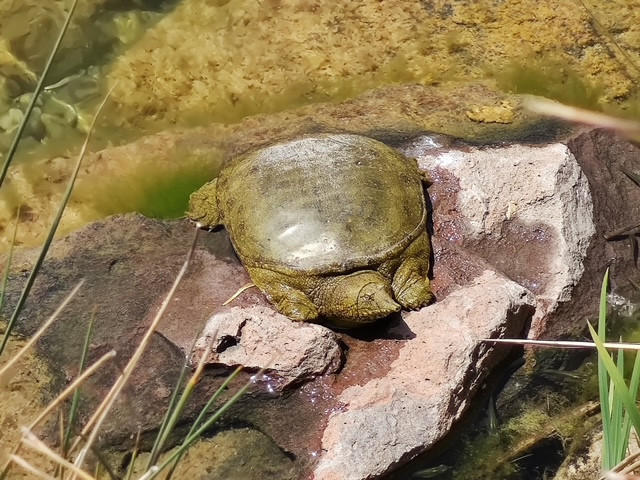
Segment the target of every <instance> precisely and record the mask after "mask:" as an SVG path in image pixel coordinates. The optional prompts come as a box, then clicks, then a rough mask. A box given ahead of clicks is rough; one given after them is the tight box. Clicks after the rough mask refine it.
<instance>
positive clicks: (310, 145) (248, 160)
mask: <svg viewBox="0 0 640 480" xmlns="http://www.w3.org/2000/svg"><path fill="white" fill-rule="evenodd" d="M217 189H218V191H217V198H218V207H219V210H220V212H221V215H222V223H223V224H224V226H225V227H226V229H227V230H228V231H229V234H230V236H231V240H232V242H233V245H234V247H235V249H236V251H237V252H238V254H239V256H240V257H241V259H242V260H243V262H244V263H245V264H246V265H248V266H259V267H263V268H269V269H272V270H275V271H280V272H283V273H292V272H293V273H295V272H305V273H307V274H324V273H331V272H344V271H348V270H355V269H358V268H362V267H367V266H372V265H377V264H380V263H382V262H383V261H385V260H390V259H393V258H396V257H397V256H398V255H399V254H400V253H401V252H402V251H403V250H404V249H405V248H406V247H407V246H408V245H409V243H411V242H412V241H413V240H414V239H415V238H416V237H417V236H418V235H419V234H420V233H421V232H423V231H424V229H425V223H426V206H425V199H424V191H423V186H422V176H421V174H420V172H419V171H418V168H417V164H416V161H415V160H413V159H408V158H406V157H404V156H402V155H401V154H399V153H398V152H397V151H395V150H394V149H392V148H390V147H388V146H386V145H385V144H383V143H380V142H378V141H376V140H372V139H370V138H366V137H362V136H358V135H333V134H331V135H315V136H310V137H303V138H299V139H296V140H292V141H288V142H285V143H279V144H276V145H273V146H270V147H266V148H262V149H259V150H256V151H254V152H251V153H249V154H246V155H244V156H241V157H239V158H238V159H236V160H235V161H233V162H232V163H231V164H230V165H229V166H228V167H226V168H225V169H224V170H223V171H222V172H221V174H220V177H219V178H218V184H217Z"/></svg>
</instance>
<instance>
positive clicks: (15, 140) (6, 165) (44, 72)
mask: <svg viewBox="0 0 640 480" xmlns="http://www.w3.org/2000/svg"><path fill="white" fill-rule="evenodd" d="M77 4H78V0H74V1H73V3H72V4H71V8H70V9H69V13H67V17H66V18H65V20H64V24H63V25H62V29H61V30H60V33H59V35H58V38H57V40H56V43H55V44H54V45H53V50H51V53H50V54H49V58H48V59H47V63H46V64H45V66H44V69H43V70H42V75H40V79H39V80H38V84H37V85H36V89H35V90H34V92H33V94H32V96H31V101H30V102H29V105H28V106H27V109H26V111H25V112H24V117H23V119H22V122H20V125H19V126H18V131H17V132H16V134H15V136H14V137H13V142H11V146H10V147H9V151H8V152H7V157H6V158H5V160H4V164H3V165H2V169H1V170H0V187H2V184H3V183H4V179H5V177H6V176H7V172H8V171H9V165H11V162H12V161H13V157H14V156H15V154H16V150H17V149H18V144H19V143H20V139H21V138H22V135H23V134H24V129H25V128H26V127H27V123H28V121H29V116H30V115H31V112H32V111H33V107H34V106H35V104H36V100H37V99H38V96H39V95H40V92H41V91H42V89H43V87H44V81H45V79H46V77H47V73H49V70H50V69H51V64H52V63H53V58H54V57H55V56H56V53H58V50H59V49H60V44H61V43H62V38H63V37H64V34H65V33H66V32H67V29H68V28H69V23H70V22H71V17H72V16H73V12H74V11H75V9H76V5H77ZM1 352H2V349H0V353H1Z"/></svg>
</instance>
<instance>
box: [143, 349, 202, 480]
mask: <svg viewBox="0 0 640 480" xmlns="http://www.w3.org/2000/svg"><path fill="white" fill-rule="evenodd" d="M196 341H197V337H196V340H195V341H194V346H195V342H196ZM213 341H214V339H212V340H211V342H209V344H208V345H207V348H206V349H205V351H204V353H203V355H202V356H201V357H200V361H199V362H198V366H197V367H196V369H195V371H194V372H193V375H191V378H190V379H189V381H188V382H187V384H186V385H185V388H184V391H183V392H182V395H181V396H180V400H179V401H177V402H173V405H171V407H170V408H169V409H167V415H165V419H166V422H163V424H162V428H161V429H160V432H159V433H158V436H157V437H156V442H155V444H154V446H153V447H154V448H153V450H152V452H151V455H150V456H149V463H148V465H147V469H148V468H150V467H151V466H152V465H154V464H155V463H156V462H157V461H158V457H159V456H160V452H162V450H163V449H164V446H165V444H166V442H167V439H168V438H169V435H170V434H171V432H172V431H173V429H174V428H175V426H176V424H177V423H178V420H179V419H180V416H181V415H182V412H183V411H184V409H185V407H186V406H187V402H188V401H189V398H191V394H192V393H193V390H194V389H195V388H196V385H197V384H198V382H199V381H200V377H201V376H202V370H203V369H204V364H205V362H206V360H207V359H208V358H209V354H210V353H211V348H212V345H213ZM191 351H193V347H192V348H191ZM183 371H186V369H183ZM181 378H182V375H181ZM177 391H178V388H176V390H175V392H177ZM176 398H177V396H176ZM172 400H173V399H172Z"/></svg>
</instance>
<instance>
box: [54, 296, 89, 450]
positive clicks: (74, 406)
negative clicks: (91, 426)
mask: <svg viewBox="0 0 640 480" xmlns="http://www.w3.org/2000/svg"><path fill="white" fill-rule="evenodd" d="M96 308H97V307H96ZM96 308H94V309H93V311H92V312H91V317H90V318H89V325H88V326H87V334H86V336H85V338H84V345H83V346H82V354H81V356H80V365H78V373H79V374H80V373H82V371H83V370H84V367H85V365H86V362H87V354H88V353H89V344H90V342H91V337H92V336H93V322H94V321H95V318H96ZM79 403H80V390H79V389H78V390H76V391H75V392H73V398H72V399H71V407H70V408H69V421H68V423H67V431H66V432H65V435H64V440H63V442H62V456H63V457H66V456H67V452H68V451H69V444H70V441H71V433H72V431H73V425H74V424H75V421H76V417H77V415H78V405H79Z"/></svg>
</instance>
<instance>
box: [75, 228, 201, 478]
mask: <svg viewBox="0 0 640 480" xmlns="http://www.w3.org/2000/svg"><path fill="white" fill-rule="evenodd" d="M198 233H199V230H197V229H196V230H195V235H194V237H193V242H192V244H191V248H190V249H189V252H188V253H187V258H186V259H185V261H184V263H183V264H182V268H181V269H180V272H178V275H177V276H176V279H175V280H174V282H173V285H172V286H171V289H170V290H169V293H168V294H167V296H166V297H165V299H164V300H163V302H162V304H161V306H160V309H159V310H158V313H157V314H156V316H155V318H154V319H153V321H152V322H151V325H150V326H149V328H148V329H147V331H146V332H145V335H144V337H143V338H142V340H141V342H140V345H138V348H137V349H136V351H135V352H134V354H133V356H132V357H131V359H130V360H129V362H128V363H127V365H126V366H125V368H124V370H123V372H122V373H121V374H120V376H119V377H118V378H117V380H116V382H115V383H114V384H113V386H112V387H111V390H110V391H109V393H108V394H107V396H106V397H105V399H104V401H103V402H102V404H101V405H100V406H99V407H98V408H97V410H96V411H95V413H94V414H93V416H92V417H91V418H90V419H89V421H88V422H87V424H86V425H85V426H84V428H83V429H82V432H81V437H82V438H85V437H86V438H87V440H86V444H85V446H84V447H83V448H82V449H81V450H80V453H79V454H78V456H77V458H76V461H75V462H74V464H75V465H76V466H77V467H78V468H81V467H82V465H83V463H84V460H85V458H86V455H87V453H88V451H89V450H90V448H91V445H92V444H93V442H94V441H95V438H96V436H97V435H98V431H99V430H100V427H101V426H102V423H103V422H104V420H105V419H106V417H107V414H108V413H109V411H110V410H111V407H112V405H113V403H114V402H115V399H116V397H117V396H118V395H119V394H120V392H121V391H122V389H123V388H124V386H125V384H126V383H127V381H128V380H129V378H130V377H131V374H132V373H133V370H134V369H135V367H136V365H137V364H138V361H139V360H140V357H141V356H142V353H143V352H144V351H145V349H146V347H147V345H148V344H149V342H150V341H151V337H152V336H153V333H154V332H155V330H156V328H157V326H158V324H159V323H160V319H161V318H162V316H163V315H164V312H165V311H166V309H167V307H168V306H169V303H170V302H171V299H172V298H173V296H174V294H175V292H176V290H177V288H178V285H179V284H180V281H181V280H182V277H184V275H185V273H186V272H187V268H188V267H189V264H190V263H191V258H192V257H193V252H194V251H195V246H196V242H197V240H198ZM89 432H91V433H89ZM77 444H78V442H76V443H74V445H72V447H71V450H73V449H74V447H75V446H77ZM72 478H73V477H72Z"/></svg>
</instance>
